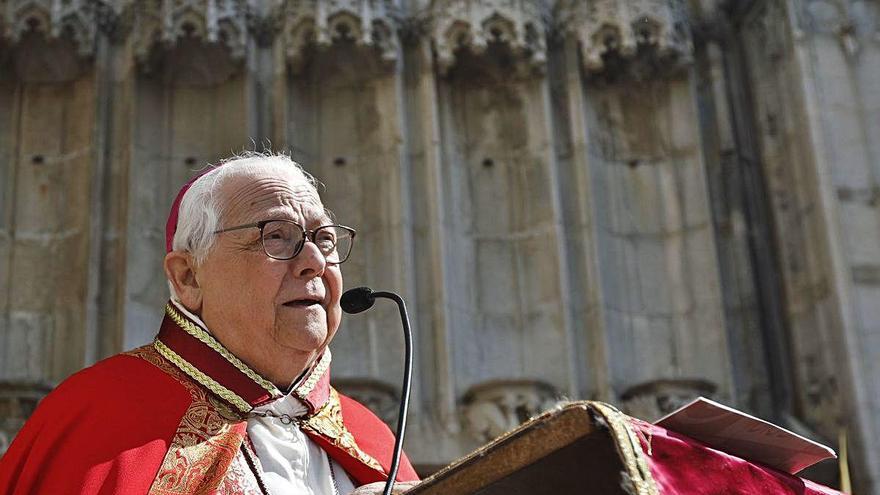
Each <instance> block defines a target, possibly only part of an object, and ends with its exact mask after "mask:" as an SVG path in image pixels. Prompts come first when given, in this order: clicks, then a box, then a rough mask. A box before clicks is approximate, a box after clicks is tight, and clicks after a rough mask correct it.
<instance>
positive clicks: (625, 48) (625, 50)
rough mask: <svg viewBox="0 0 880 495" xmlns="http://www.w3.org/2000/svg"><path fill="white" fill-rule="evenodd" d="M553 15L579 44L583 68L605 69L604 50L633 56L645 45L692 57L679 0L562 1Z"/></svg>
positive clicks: (663, 54) (664, 55)
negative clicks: (622, 0)
mask: <svg viewBox="0 0 880 495" xmlns="http://www.w3.org/2000/svg"><path fill="white" fill-rule="evenodd" d="M556 15H557V18H558V20H559V23H560V26H561V29H562V31H563V32H564V33H565V34H567V35H573V36H575V37H576V38H577V40H578V42H579V43H580V47H581V53H582V55H583V64H584V68H585V69H586V70H587V71H590V72H599V71H601V70H603V69H604V68H605V57H606V56H608V55H612V54H615V55H618V56H620V57H622V58H624V59H632V58H633V57H635V56H636V55H637V54H639V53H640V51H641V50H644V49H648V48H651V49H654V50H656V55H657V56H659V57H662V58H664V59H667V58H668V59H677V60H679V61H680V62H688V61H689V60H690V58H691V52H692V50H693V47H692V43H691V38H690V33H689V28H688V24H687V19H688V16H687V10H686V6H685V4H684V2H682V1H681V0H636V1H631V2H621V1H617V0H596V1H594V2H583V1H578V0H561V1H560V3H559V4H558V6H557V13H556Z"/></svg>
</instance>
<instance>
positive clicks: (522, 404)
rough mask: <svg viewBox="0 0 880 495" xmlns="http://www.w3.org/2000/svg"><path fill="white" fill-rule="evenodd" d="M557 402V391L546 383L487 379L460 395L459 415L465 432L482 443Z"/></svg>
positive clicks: (558, 399)
mask: <svg viewBox="0 0 880 495" xmlns="http://www.w3.org/2000/svg"><path fill="white" fill-rule="evenodd" d="M560 403H561V396H560V394H559V392H558V391H556V390H555V389H554V388H553V386H552V385H549V384H546V383H541V382H534V381H527V380H519V381H512V382H497V383H488V384H482V385H478V386H475V387H473V388H472V389H471V390H469V391H468V392H467V393H466V394H465V395H464V397H463V399H462V416H463V417H464V421H465V426H466V429H467V431H468V433H470V434H471V436H472V437H473V438H474V439H476V440H477V441H478V442H479V443H480V444H484V443H487V442H489V441H490V440H492V439H493V438H497V437H499V436H501V435H503V434H504V433H507V432H508V431H510V430H513V429H514V428H516V427H517V426H519V425H521V424H522V423H523V422H525V421H528V420H529V419H531V418H533V417H535V416H538V415H539V414H541V413H542V412H545V411H548V410H550V409H552V408H553V407H555V406H557V405H558V404H560Z"/></svg>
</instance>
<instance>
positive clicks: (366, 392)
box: [333, 379, 400, 427]
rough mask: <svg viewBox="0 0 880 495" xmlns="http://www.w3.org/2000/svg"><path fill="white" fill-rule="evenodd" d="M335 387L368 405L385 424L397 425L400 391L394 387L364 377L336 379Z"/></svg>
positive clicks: (334, 381)
mask: <svg viewBox="0 0 880 495" xmlns="http://www.w3.org/2000/svg"><path fill="white" fill-rule="evenodd" d="M333 387H334V388H336V389H337V390H339V391H340V392H342V393H343V394H345V395H347V396H349V397H351V398H353V399H355V400H356V401H358V402H360V403H361V404H363V405H365V406H367V408H369V409H370V410H371V411H373V413H374V414H376V416H379V418H380V419H381V420H382V421H384V422H385V424H387V425H389V426H391V427H394V426H395V425H397V413H398V411H399V406H400V402H399V401H400V392H398V391H397V390H396V389H395V388H394V387H392V386H390V385H388V384H387V383H382V382H379V381H376V380H363V379H343V380H335V379H334V380H333Z"/></svg>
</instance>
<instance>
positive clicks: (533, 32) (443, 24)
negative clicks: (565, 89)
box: [430, 0, 547, 73]
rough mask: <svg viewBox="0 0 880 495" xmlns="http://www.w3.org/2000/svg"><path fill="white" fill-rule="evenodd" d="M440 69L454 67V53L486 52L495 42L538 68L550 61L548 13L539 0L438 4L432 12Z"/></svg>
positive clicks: (444, 0)
mask: <svg viewBox="0 0 880 495" xmlns="http://www.w3.org/2000/svg"><path fill="white" fill-rule="evenodd" d="M430 18H431V19H430V25H431V38H432V40H433V42H434V49H435V51H436V55H437V63H438V69H439V71H440V72H441V73H445V72H446V71H447V70H448V69H449V68H450V67H451V66H452V65H454V64H455V51H456V49H458V48H462V47H467V48H469V49H471V50H473V51H474V52H476V53H482V52H483V51H485V49H486V47H487V46H488V44H489V43H490V42H492V41H497V42H501V43H503V44H505V45H507V46H509V47H510V48H512V49H513V50H514V51H516V52H520V53H522V54H524V55H525V56H526V57H527V59H528V61H529V62H530V63H531V64H532V65H534V66H537V67H541V66H543V64H544V62H545V61H546V59H547V54H546V44H545V32H546V28H547V13H546V12H545V9H544V6H543V3H542V2H540V1H538V0H519V1H516V0H436V1H434V2H433V4H432V6H431V11H430Z"/></svg>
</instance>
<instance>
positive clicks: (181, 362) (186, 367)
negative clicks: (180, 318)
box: [153, 339, 252, 413]
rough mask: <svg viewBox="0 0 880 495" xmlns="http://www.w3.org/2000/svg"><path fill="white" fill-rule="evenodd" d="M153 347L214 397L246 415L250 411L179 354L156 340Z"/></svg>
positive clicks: (242, 400)
mask: <svg viewBox="0 0 880 495" xmlns="http://www.w3.org/2000/svg"><path fill="white" fill-rule="evenodd" d="M153 346H154V347H155V348H156V350H157V351H159V354H161V355H162V357H164V358H165V359H167V360H168V361H171V362H172V363H173V364H174V365H175V366H177V367H178V368H180V369H181V371H183V372H184V373H186V374H187V375H189V376H190V378H192V379H193V380H195V381H197V382H198V383H200V384H201V385H203V386H204V387H205V388H207V389H208V390H210V391H211V392H213V393H214V394H215V395H217V396H219V397H221V398H222V399H223V400H225V401H227V402H229V403H230V404H232V405H234V406H235V407H237V408H238V409H239V410H240V411H241V412H243V413H247V412H249V411H250V410H251V409H252V408H251V405H250V404H248V402H247V401H246V400H244V399H242V398H241V397H240V396H239V395H238V394H236V393H235V392H233V391H231V390H229V389H228V388H226V387H224V386H223V385H220V384H219V383H217V382H216V381H215V380H214V379H213V378H211V377H210V376H208V375H206V374H204V373H202V372H201V371H199V370H198V368H196V367H195V366H193V365H192V364H191V363H190V362H189V361H187V360H186V359H184V358H183V357H181V356H180V354H177V353H176V352H174V351H172V350H171V349H170V348H169V347H168V346H167V345H165V344H164V343H163V342H162V341H161V340H159V339H156V340H155V341H153Z"/></svg>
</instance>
